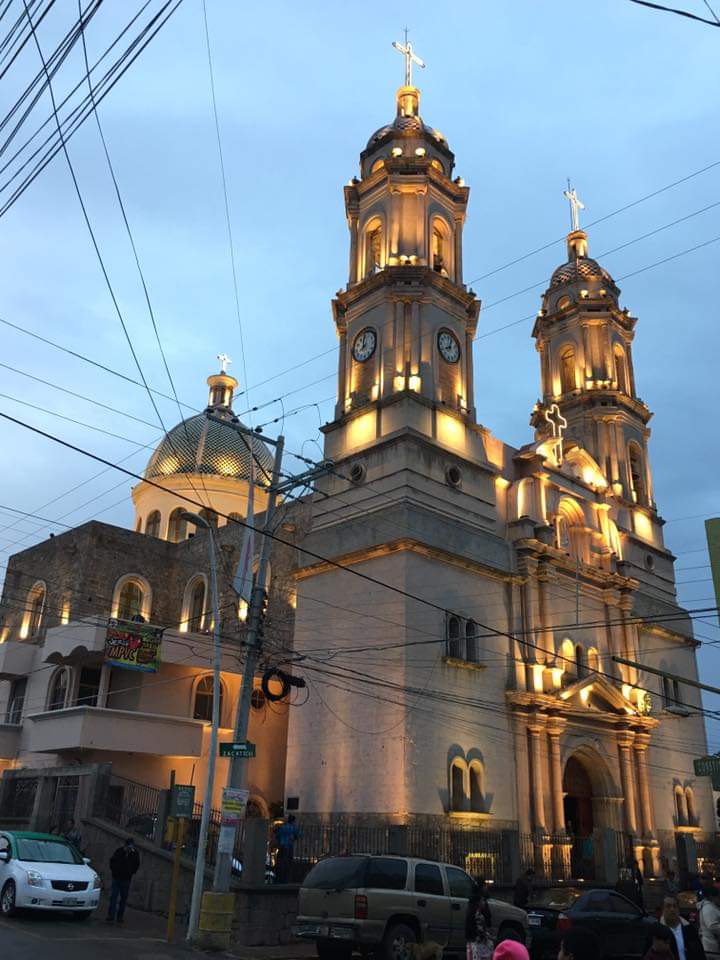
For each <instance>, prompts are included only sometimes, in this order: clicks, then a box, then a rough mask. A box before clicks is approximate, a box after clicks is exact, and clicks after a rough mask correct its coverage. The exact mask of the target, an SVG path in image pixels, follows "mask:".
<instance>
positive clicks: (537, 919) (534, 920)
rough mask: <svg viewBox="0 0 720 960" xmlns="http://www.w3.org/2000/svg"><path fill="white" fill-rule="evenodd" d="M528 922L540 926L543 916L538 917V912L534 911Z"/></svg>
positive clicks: (533, 925) (529, 915)
mask: <svg viewBox="0 0 720 960" xmlns="http://www.w3.org/2000/svg"><path fill="white" fill-rule="evenodd" d="M528 924H529V925H530V926H531V927H539V926H541V925H542V917H538V916H537V914H535V915H533V914H532V913H529V914H528Z"/></svg>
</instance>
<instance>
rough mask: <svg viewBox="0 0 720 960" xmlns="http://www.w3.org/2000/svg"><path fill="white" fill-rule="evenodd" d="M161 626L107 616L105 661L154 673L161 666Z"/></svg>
mask: <svg viewBox="0 0 720 960" xmlns="http://www.w3.org/2000/svg"><path fill="white" fill-rule="evenodd" d="M162 635H163V627H153V626H152V624H150V623H135V622H134V621H133V620H108V627H107V633H106V634H105V662H106V663H109V664H110V665H111V666H113V667H123V668H124V669H125V670H143V671H144V672H145V673H155V672H156V671H157V670H158V668H159V666H160V644H161V642H162Z"/></svg>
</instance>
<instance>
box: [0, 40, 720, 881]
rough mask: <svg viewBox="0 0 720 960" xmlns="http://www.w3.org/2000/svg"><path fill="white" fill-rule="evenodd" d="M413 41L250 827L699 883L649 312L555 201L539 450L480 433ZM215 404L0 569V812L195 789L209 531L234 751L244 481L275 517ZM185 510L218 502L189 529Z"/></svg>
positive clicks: (378, 141) (278, 652)
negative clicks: (395, 835)
mask: <svg viewBox="0 0 720 960" xmlns="http://www.w3.org/2000/svg"><path fill="white" fill-rule="evenodd" d="M402 50H403V52H404V53H405V54H406V56H407V71H406V83H405V84H404V85H403V86H402V87H401V88H400V89H399V90H398V91H397V96H396V113H395V117H394V119H393V120H392V121H391V122H390V123H388V124H386V125H385V126H382V127H381V128H380V129H379V130H377V131H376V132H375V133H374V134H373V135H372V136H371V137H370V139H369V141H368V142H367V146H366V147H365V149H364V150H363V151H362V153H361V154H360V170H359V175H358V176H357V177H354V178H353V179H352V181H351V182H350V183H349V184H348V185H347V186H346V187H345V212H346V216H347V224H348V228H349V235H350V236H349V273H348V280H347V285H346V286H345V287H344V289H342V290H341V291H340V292H339V293H338V294H337V296H336V298H335V299H334V301H333V304H332V314H333V321H334V325H335V329H336V332H337V337H338V344H339V347H338V375H337V378H338V383H337V403H336V406H335V410H334V415H333V419H332V421H331V422H330V423H327V424H326V425H325V426H324V428H323V432H324V440H325V456H326V458H327V459H328V460H330V461H332V463H333V466H332V469H331V470H330V472H328V473H326V474H325V475H324V476H323V477H322V478H321V479H319V480H317V481H316V489H315V491H314V492H312V493H310V494H308V495H307V496H305V497H304V498H301V499H300V500H293V499H287V500H286V501H285V502H284V503H282V504H281V507H280V510H279V514H278V516H277V517H276V523H275V525H274V530H275V532H276V533H277V534H278V540H276V541H275V542H274V544H273V549H272V556H271V576H270V581H269V585H268V587H269V594H270V604H269V610H268V618H267V623H266V628H265V640H264V644H265V646H264V650H263V656H262V658H261V664H260V672H261V673H262V671H265V670H268V669H270V668H275V667H283V668H284V669H287V670H292V671H294V672H295V673H296V674H298V675H299V676H301V677H302V678H303V679H304V680H305V681H306V682H307V699H306V700H304V701H303V702H299V701H298V702H293V703H292V704H291V703H289V702H288V700H287V698H284V699H283V700H281V701H279V702H278V703H276V704H275V705H274V706H273V707H272V709H270V708H269V706H268V704H267V702H266V698H265V694H264V690H263V687H262V684H261V676H260V675H259V676H258V677H257V678H256V679H255V683H254V687H255V689H254V691H253V697H252V717H251V725H250V739H251V740H252V741H253V742H256V743H257V756H256V758H255V759H254V760H251V761H250V762H249V771H250V773H249V785H250V792H251V811H252V812H254V813H255V814H257V815H261V816H264V817H271V816H273V815H275V814H277V813H279V812H280V811H282V810H283V809H285V810H293V811H295V812H296V813H297V815H298V817H299V818H300V819H301V820H302V821H303V822H304V823H305V824H306V825H307V830H308V835H309V831H310V827H311V825H312V824H320V825H324V826H326V827H327V828H328V830H331V828H332V825H333V824H337V823H342V824H344V825H345V826H346V827H347V828H348V829H350V828H352V827H353V826H356V827H357V828H358V830H360V829H365V828H368V829H371V828H374V827H378V828H382V827H387V826H388V825H393V826H397V827H406V828H408V829H417V830H425V831H426V832H427V833H428V834H432V835H433V836H439V835H440V834H441V833H442V832H443V831H448V830H451V829H453V830H457V831H460V832H463V831H465V834H464V835H465V836H467V837H470V836H471V835H472V836H475V837H490V836H495V837H497V836H500V835H501V834H511V833H512V834H514V835H515V836H516V837H517V838H519V846H520V847H521V851H522V858H523V860H524V862H525V863H526V864H530V863H532V864H535V865H539V866H540V867H542V869H543V870H545V871H546V872H552V873H554V874H555V875H556V876H575V877H577V876H587V877H590V876H592V875H593V868H594V866H595V865H597V862H598V859H599V858H600V859H602V858H603V857H605V858H607V855H608V844H611V843H616V845H617V846H616V849H615V854H614V855H615V857H616V863H617V862H623V861H625V862H629V861H631V860H632V861H634V860H637V861H639V862H640V863H642V865H643V867H644V871H645V873H646V875H648V876H659V875H660V873H661V871H662V869H663V866H667V865H668V864H675V863H677V864H678V865H679V866H681V867H683V865H684V866H685V869H687V868H688V867H690V866H692V865H693V864H694V860H695V857H696V856H697V855H699V854H701V851H702V850H703V849H704V848H703V846H702V845H703V844H704V843H706V842H707V841H708V840H710V839H712V838H713V837H714V836H715V818H714V809H713V796H712V791H711V787H710V782H709V780H708V779H707V778H701V777H696V776H695V774H694V770H693V758H694V757H698V756H703V755H704V754H706V753H707V745H706V735H705V729H704V723H703V715H702V705H701V701H700V696H699V692H698V690H697V689H696V688H693V687H691V686H689V685H687V684H683V683H679V682H677V681H675V682H671V681H670V680H669V679H667V678H666V679H664V680H662V679H661V678H660V677H659V676H658V675H656V674H652V673H650V672H648V671H646V670H643V669H641V668H640V666H639V665H643V666H644V667H653V668H656V669H659V670H667V671H670V672H671V673H673V674H676V675H678V676H680V677H686V678H690V679H697V662H696V648H697V646H698V642H697V641H696V640H695V639H694V638H693V628H692V620H691V618H690V616H689V615H688V614H687V613H686V612H685V611H684V610H683V609H682V608H681V607H680V606H679V604H678V600H677V592H676V586H675V573H674V560H675V558H674V556H673V554H672V553H671V552H670V550H669V549H668V548H667V546H666V545H665V542H664V535H663V520H662V517H661V515H660V513H659V507H658V504H657V503H656V501H655V498H654V494H653V482H652V470H651V462H650V454H649V438H650V429H649V422H650V419H651V416H652V414H651V411H650V409H649V407H648V406H647V405H646V403H645V402H644V401H643V400H642V399H641V397H640V396H639V393H638V390H639V389H642V382H643V378H642V371H638V374H637V377H636V371H635V368H634V364H633V342H634V337H635V332H636V326H637V324H638V321H637V319H636V318H635V317H634V316H632V315H631V314H630V312H629V311H628V310H627V309H626V308H625V307H623V305H622V301H621V297H620V290H619V289H618V287H617V285H616V284H615V282H614V280H613V278H612V276H611V275H610V274H609V273H608V272H607V270H606V269H604V268H603V267H602V266H601V265H600V264H599V263H598V262H597V261H596V260H594V259H592V257H591V256H590V255H589V238H588V234H587V233H586V232H585V231H584V230H582V229H581V226H580V223H579V210H580V209H581V206H582V205H581V204H580V202H579V201H578V199H577V196H576V194H575V192H574V191H573V190H571V189H570V188H568V191H567V193H566V196H567V198H568V200H569V202H570V206H571V211H572V229H571V231H570V233H569V234H568V236H567V258H566V261H565V262H564V263H562V264H560V265H559V266H558V268H557V269H556V270H555V272H554V273H553V274H552V276H551V277H550V278H549V281H548V284H547V289H546V290H545V292H544V294H543V296H542V299H541V302H540V304H539V310H538V313H537V318H536V320H535V324H534V327H533V330H532V337H533V339H534V341H535V349H536V351H537V356H538V361H539V362H538V381H539V387H538V393H539V397H538V400H537V402H536V403H535V405H534V407H533V409H532V410H531V411H529V416H530V425H531V428H532V430H531V431H528V437H527V440H528V442H527V443H526V444H525V445H523V446H521V447H519V448H515V447H513V446H511V445H509V444H507V443H505V442H503V440H502V439H500V438H498V437H496V436H494V435H493V434H492V433H491V431H490V430H489V429H488V428H487V427H485V426H483V422H482V421H483V419H484V418H485V417H490V416H492V414H493V404H498V403H502V402H503V398H502V397H499V396H495V397H488V396H486V395H483V392H482V390H481V389H479V390H478V391H477V396H476V380H475V375H474V370H473V342H474V340H475V338H476V336H477V331H478V324H479V320H480V317H481V304H480V301H479V299H478V298H477V296H476V294H475V293H474V292H473V291H472V290H470V289H468V287H467V286H466V284H465V283H464V280H463V228H464V224H465V218H466V215H467V214H468V204H469V197H470V190H469V188H468V187H467V186H466V185H465V184H464V182H463V180H462V179H461V178H460V177H459V176H457V175H456V173H455V157H454V155H453V153H452V151H451V149H450V146H449V144H448V141H447V140H446V139H445V137H444V136H443V135H442V134H441V133H440V132H438V130H436V129H435V128H434V127H432V126H430V125H429V124H427V123H426V122H425V121H424V120H423V119H422V115H421V109H420V91H419V89H418V88H417V87H416V86H415V85H414V84H413V83H412V78H411V66H412V62H413V59H415V60H416V58H414V57H413V55H412V51H411V48H410V46H409V45H407V46H406V47H404V48H402ZM498 186H499V185H498ZM640 329H641V327H640ZM208 384H209V387H210V397H209V405H208V408H207V410H205V411H203V412H201V413H198V414H197V415H196V416H193V417H190V418H188V419H187V420H183V421H182V422H181V423H180V424H178V425H177V426H176V427H174V428H173V429H172V430H170V431H169V432H168V433H167V435H166V436H165V438H164V439H163V440H162V441H161V443H160V444H159V446H158V448H157V449H156V450H155V452H154V453H153V455H152V457H151V458H150V461H149V463H148V466H147V469H146V471H145V475H144V479H143V480H142V481H141V482H140V483H138V485H137V486H136V487H135V488H134V489H133V491H132V498H133V504H134V509H135V522H134V529H132V530H123V529H120V528H118V527H114V526H111V525H109V524H104V523H99V522H96V521H92V522H90V523H86V524H83V525H82V526H80V527H78V528H76V529H74V530H68V531H67V532H65V533H63V534H61V535H58V536H56V537H52V538H50V539H48V540H46V541H45V542H44V543H41V544H38V545H36V546H33V547H31V548H29V549H26V550H23V551H22V552H20V553H18V554H16V555H15V556H13V557H12V558H11V559H10V561H9V565H8V571H7V576H6V580H5V586H4V591H3V597H2V606H1V608H0V616H1V619H0V771H2V770H3V769H4V770H5V778H4V781H3V783H4V787H3V792H2V804H1V806H2V810H0V817H4V818H7V817H8V816H11V817H12V816H14V817H16V818H21V817H23V816H24V817H26V818H28V819H30V820H31V822H33V823H34V824H35V825H37V826H40V827H44V828H48V827H50V826H51V825H52V822H60V821H61V820H62V818H63V813H67V811H68V810H69V809H71V807H69V806H67V804H66V805H65V806H63V804H64V803H65V800H64V799H63V798H64V797H66V796H67V793H63V792H62V790H61V783H60V781H61V780H63V781H64V780H66V779H67V778H70V779H73V777H74V778H75V779H76V780H77V776H78V775H79V771H82V770H85V769H90V768H91V767H92V766H93V765H97V764H105V765H107V764H110V765H111V768H112V775H113V776H115V777H116V778H117V780H116V786H117V788H118V789H119V790H125V789H127V790H130V789H131V788H130V787H127V786H125V787H124V786H123V784H126V785H127V784H131V783H136V784H137V783H143V784H147V785H149V786H150V787H152V788H154V789H157V788H160V787H165V786H166V785H167V783H168V778H169V776H170V771H171V770H174V771H175V773H176V776H177V780H178V782H186V783H194V784H197V785H198V799H202V784H203V783H204V777H205V768H206V767H205V765H206V762H207V750H208V743H209V720H210V717H211V713H212V709H211V708H212V684H211V679H210V664H211V657H210V636H209V635H210V632H211V629H212V617H213V613H212V610H211V607H210V598H209V594H208V589H209V587H208V562H207V557H208V553H207V547H208V536H209V535H210V531H208V530H207V529H205V527H204V526H203V524H204V525H205V526H207V525H210V526H211V527H212V531H211V532H212V534H213V536H214V538H215V542H216V546H217V557H218V575H219V579H220V617H221V627H222V635H223V684H222V689H223V702H222V705H221V725H222V727H223V730H222V731H221V739H225V740H228V739H231V737H232V726H233V718H234V716H235V708H236V704H237V699H238V696H239V690H240V677H241V673H242V649H243V643H244V641H245V639H246V637H247V628H246V624H245V616H246V613H247V610H246V608H244V607H243V605H242V603H241V602H240V603H238V599H237V595H236V594H234V592H233V590H232V576H233V572H234V569H235V567H236V565H237V560H238V556H239V552H240V544H241V541H242V535H243V529H244V528H243V524H244V522H245V521H246V519H247V518H248V491H249V485H248V484H249V480H250V478H251V477H253V478H254V480H255V482H256V484H257V486H256V492H255V493H256V498H255V499H256V502H255V509H256V511H257V513H256V523H257V524H258V525H262V513H263V511H264V509H265V497H266V494H267V486H268V479H267V478H268V477H269V472H270V470H271V469H272V463H273V457H272V452H271V451H270V449H269V448H268V446H267V445H266V444H265V443H263V441H262V440H261V438H260V437H259V436H256V435H255V436H253V437H252V441H251V442H250V441H249V440H248V439H247V437H244V438H240V436H239V434H238V432H237V430H236V429H235V424H236V418H235V416H234V414H233V411H232V398H233V393H234V391H235V390H236V389H237V387H238V384H237V381H236V380H234V378H233V377H231V376H230V375H229V374H228V373H227V371H226V369H225V363H224V361H223V369H222V370H221V371H220V372H219V373H217V374H214V375H213V376H211V377H210V378H209V380H208ZM208 413H210V414H212V417H213V418H212V419H211V418H210V417H208ZM517 413H518V416H519V417H524V416H526V415H527V412H525V413H524V412H523V411H518V412H517ZM185 497H189V498H190V499H191V500H193V501H195V502H197V503H202V504H204V506H203V512H202V517H201V518H200V519H201V520H202V524H201V522H200V520H198V523H197V524H193V523H192V520H188V518H187V516H186V510H187V508H188V504H187V501H186V500H185V499H183V498H185ZM191 509H195V508H194V507H192V508H191ZM108 617H120V618H127V619H130V618H132V617H141V618H143V619H144V620H145V621H147V622H149V623H151V624H155V625H158V626H161V627H163V628H164V629H165V634H164V638H163V644H162V654H161V665H160V669H159V671H158V672H157V673H155V674H133V673H132V672H129V671H125V670H118V669H116V668H115V667H111V666H109V665H108V664H107V663H106V662H105V661H104V655H103V651H104V649H105V629H106V625H107V619H108ZM225 764H226V761H224V760H222V761H220V766H219V772H218V780H217V784H216V794H215V797H214V798H213V802H214V803H215V805H217V802H218V792H219V789H220V786H221V785H222V783H224V781H225V774H226V766H225ZM39 768H45V769H47V770H51V771H52V770H55V771H56V773H57V776H56V778H55V781H54V782H55V785H54V786H53V787H52V790H51V788H50V787H49V786H42V784H40V786H38V784H37V783H36V787H35V792H32V791H29V790H25V789H24V788H23V787H22V784H21V785H20V786H18V783H19V781H20V780H21V779H22V778H23V776H25V774H24V773H23V771H27V770H28V769H29V770H37V769H39ZM33 776H35V780H37V781H38V783H40V781H41V780H42V778H41V777H40V779H38V776H37V775H35V774H33ZM11 781H12V782H11ZM63 789H65V790H67V783H65V784H64V786H63ZM75 789H76V791H77V790H79V789H81V787H80V786H78V785H77V784H76V786H75ZM43 790H46V791H47V793H46V794H43ZM53 791H54V792H53ZM126 796H129V794H126ZM8 810H10V811H11V813H10V814H8ZM36 814H37V815H38V816H39V815H40V814H42V816H43V817H44V821H42V822H41V820H39V819H38V816H36ZM51 821H52V822H51ZM358 836H359V834H358ZM590 838H595V840H596V843H595V845H594V846H593V845H592V844H588V842H587V841H589V839H590ZM298 846H299V847H301V846H302V842H299V844H298ZM323 852H327V850H325V851H323V850H318V851H315V853H316V854H318V855H319V854H321V853H323ZM423 855H428V853H427V852H425V853H424V854H423ZM463 865H465V866H468V868H473V867H474V868H477V869H475V872H485V870H486V868H489V869H492V864H491V863H488V862H482V861H480V860H478V861H476V862H475V863H471V862H470V861H465V862H464V863H463Z"/></svg>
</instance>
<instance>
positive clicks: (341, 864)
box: [303, 857, 369, 890]
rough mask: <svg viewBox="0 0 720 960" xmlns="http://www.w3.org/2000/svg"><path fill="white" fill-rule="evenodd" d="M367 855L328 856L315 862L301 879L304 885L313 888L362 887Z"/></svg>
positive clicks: (339, 888) (338, 888) (342, 888)
mask: <svg viewBox="0 0 720 960" xmlns="http://www.w3.org/2000/svg"><path fill="white" fill-rule="evenodd" d="M368 859H369V858H368V857H328V858H327V860H321V861H320V862H319V863H316V864H315V866H314V867H313V868H312V870H311V871H310V873H309V874H308V875H307V876H306V877H305V879H304V880H303V886H304V887H310V888H311V889H314V890H346V889H347V888H348V887H362V886H363V885H364V879H365V867H366V866H367V863H368Z"/></svg>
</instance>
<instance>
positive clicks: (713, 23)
mask: <svg viewBox="0 0 720 960" xmlns="http://www.w3.org/2000/svg"><path fill="white" fill-rule="evenodd" d="M630 3H637V4H638V5H639V6H641V7H651V8H652V9H653V10H662V11H663V12H664V13H674V14H676V15H677V16H678V17H687V19H688V20H698V21H699V22H700V23H705V24H707V26H709V27H720V21H719V20H718V19H717V17H715V19H714V20H708V19H707V17H699V16H698V15H697V14H696V13H690V11H689V10H678V9H677V7H666V6H663V4H661V3H651V2H650V0H630ZM706 6H709V4H707V3H706ZM710 12H711V13H712V12H713V11H712V9H711V10H710ZM713 16H715V15H714V14H713Z"/></svg>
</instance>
